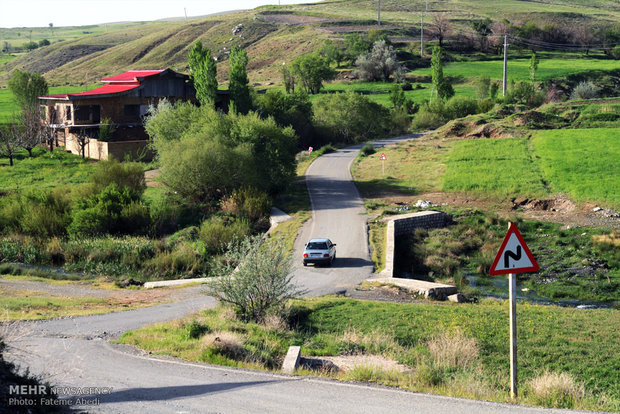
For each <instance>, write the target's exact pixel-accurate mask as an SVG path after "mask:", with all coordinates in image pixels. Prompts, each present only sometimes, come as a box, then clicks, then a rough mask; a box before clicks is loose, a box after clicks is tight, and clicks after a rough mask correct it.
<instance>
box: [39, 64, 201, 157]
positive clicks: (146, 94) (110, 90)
mask: <svg viewBox="0 0 620 414" xmlns="http://www.w3.org/2000/svg"><path fill="white" fill-rule="evenodd" d="M101 82H103V83H104V85H103V86H100V87H98V88H96V89H93V90H90V91H86V92H80V93H69V94H62V95H45V96H41V97H39V99H40V100H41V102H42V104H43V105H42V106H43V107H44V108H45V116H46V120H47V123H48V124H49V125H50V127H51V128H53V129H54V131H55V133H56V145H64V146H65V148H66V149H67V150H68V151H71V152H73V153H75V154H80V155H82V154H83V155H84V156H86V157H89V158H94V159H107V158H108V157H110V156H113V157H115V158H117V159H124V158H125V156H126V155H128V154H129V155H130V156H131V157H137V156H141V157H145V158H147V159H148V158H149V154H148V136H147V134H146V132H145V130H144V121H143V119H144V116H145V115H146V114H147V112H148V109H149V107H150V105H156V104H157V103H158V102H159V101H160V100H161V99H164V98H166V99H168V100H169V101H172V102H175V101H180V100H182V101H192V102H196V92H195V90H194V87H193V85H192V83H191V80H190V77H189V75H184V74H181V73H177V72H175V71H173V70H171V69H166V70H130V71H128V72H125V73H121V74H120V75H116V76H112V77H109V78H104V79H101ZM102 121H105V124H102ZM103 125H110V126H111V128H102V126H103ZM106 130H107V133H106V132H103V131H106ZM110 130H111V131H112V132H111V133H110ZM102 135H103V136H102Z"/></svg>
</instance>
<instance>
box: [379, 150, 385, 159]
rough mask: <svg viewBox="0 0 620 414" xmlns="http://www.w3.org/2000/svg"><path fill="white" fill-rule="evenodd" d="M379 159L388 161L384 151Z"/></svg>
mask: <svg viewBox="0 0 620 414" xmlns="http://www.w3.org/2000/svg"><path fill="white" fill-rule="evenodd" d="M379 160H380V161H386V160H387V157H386V156H385V153H384V152H382V153H381V156H380V157H379Z"/></svg>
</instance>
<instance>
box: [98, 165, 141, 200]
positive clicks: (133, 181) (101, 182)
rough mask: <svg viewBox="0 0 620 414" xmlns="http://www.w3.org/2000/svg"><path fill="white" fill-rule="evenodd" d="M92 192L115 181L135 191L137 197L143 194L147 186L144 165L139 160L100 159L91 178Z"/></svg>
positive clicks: (120, 185) (100, 189) (119, 185)
mask: <svg viewBox="0 0 620 414" xmlns="http://www.w3.org/2000/svg"><path fill="white" fill-rule="evenodd" d="M90 183H91V186H92V187H91V194H95V193H98V192H100V191H102V190H103V189H104V188H106V187H107V186H109V185H110V184H112V183H114V184H116V185H117V186H118V187H121V188H122V187H127V188H129V189H130V190H131V191H132V192H134V193H135V197H137V196H140V195H142V193H143V192H144V189H145V188H146V181H145V178H144V171H143V170H142V165H141V164H140V163H137V162H119V161H117V160H115V159H113V158H112V159H109V160H106V161H99V163H97V165H96V167H95V170H94V171H93V175H92V176H91V178H90Z"/></svg>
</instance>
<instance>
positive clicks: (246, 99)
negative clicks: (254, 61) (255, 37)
mask: <svg viewBox="0 0 620 414" xmlns="http://www.w3.org/2000/svg"><path fill="white" fill-rule="evenodd" d="M228 58H229V59H230V72H229V73H228V82H229V86H228V89H229V91H230V103H231V105H232V108H231V109H232V111H233V112H237V113H240V114H247V113H248V112H249V111H250V109H252V98H251V97H250V86H249V83H250V80H249V79H248V73H247V69H246V68H247V66H248V55H247V54H246V53H245V50H243V49H240V48H238V47H237V46H235V47H233V48H232V49H231V51H230V55H229V57H228Z"/></svg>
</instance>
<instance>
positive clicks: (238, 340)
mask: <svg viewBox="0 0 620 414" xmlns="http://www.w3.org/2000/svg"><path fill="white" fill-rule="evenodd" d="M200 342H201V345H202V347H203V348H205V349H212V350H214V351H216V352H218V353H219V354H221V355H225V356H227V357H229V358H232V359H242V358H243V357H244V356H245V350H244V349H243V344H244V343H245V338H244V337H243V336H242V335H240V334H238V333H235V332H226V331H217V332H212V333H208V334H206V335H204V336H203V337H202V339H201V340H200Z"/></svg>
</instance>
